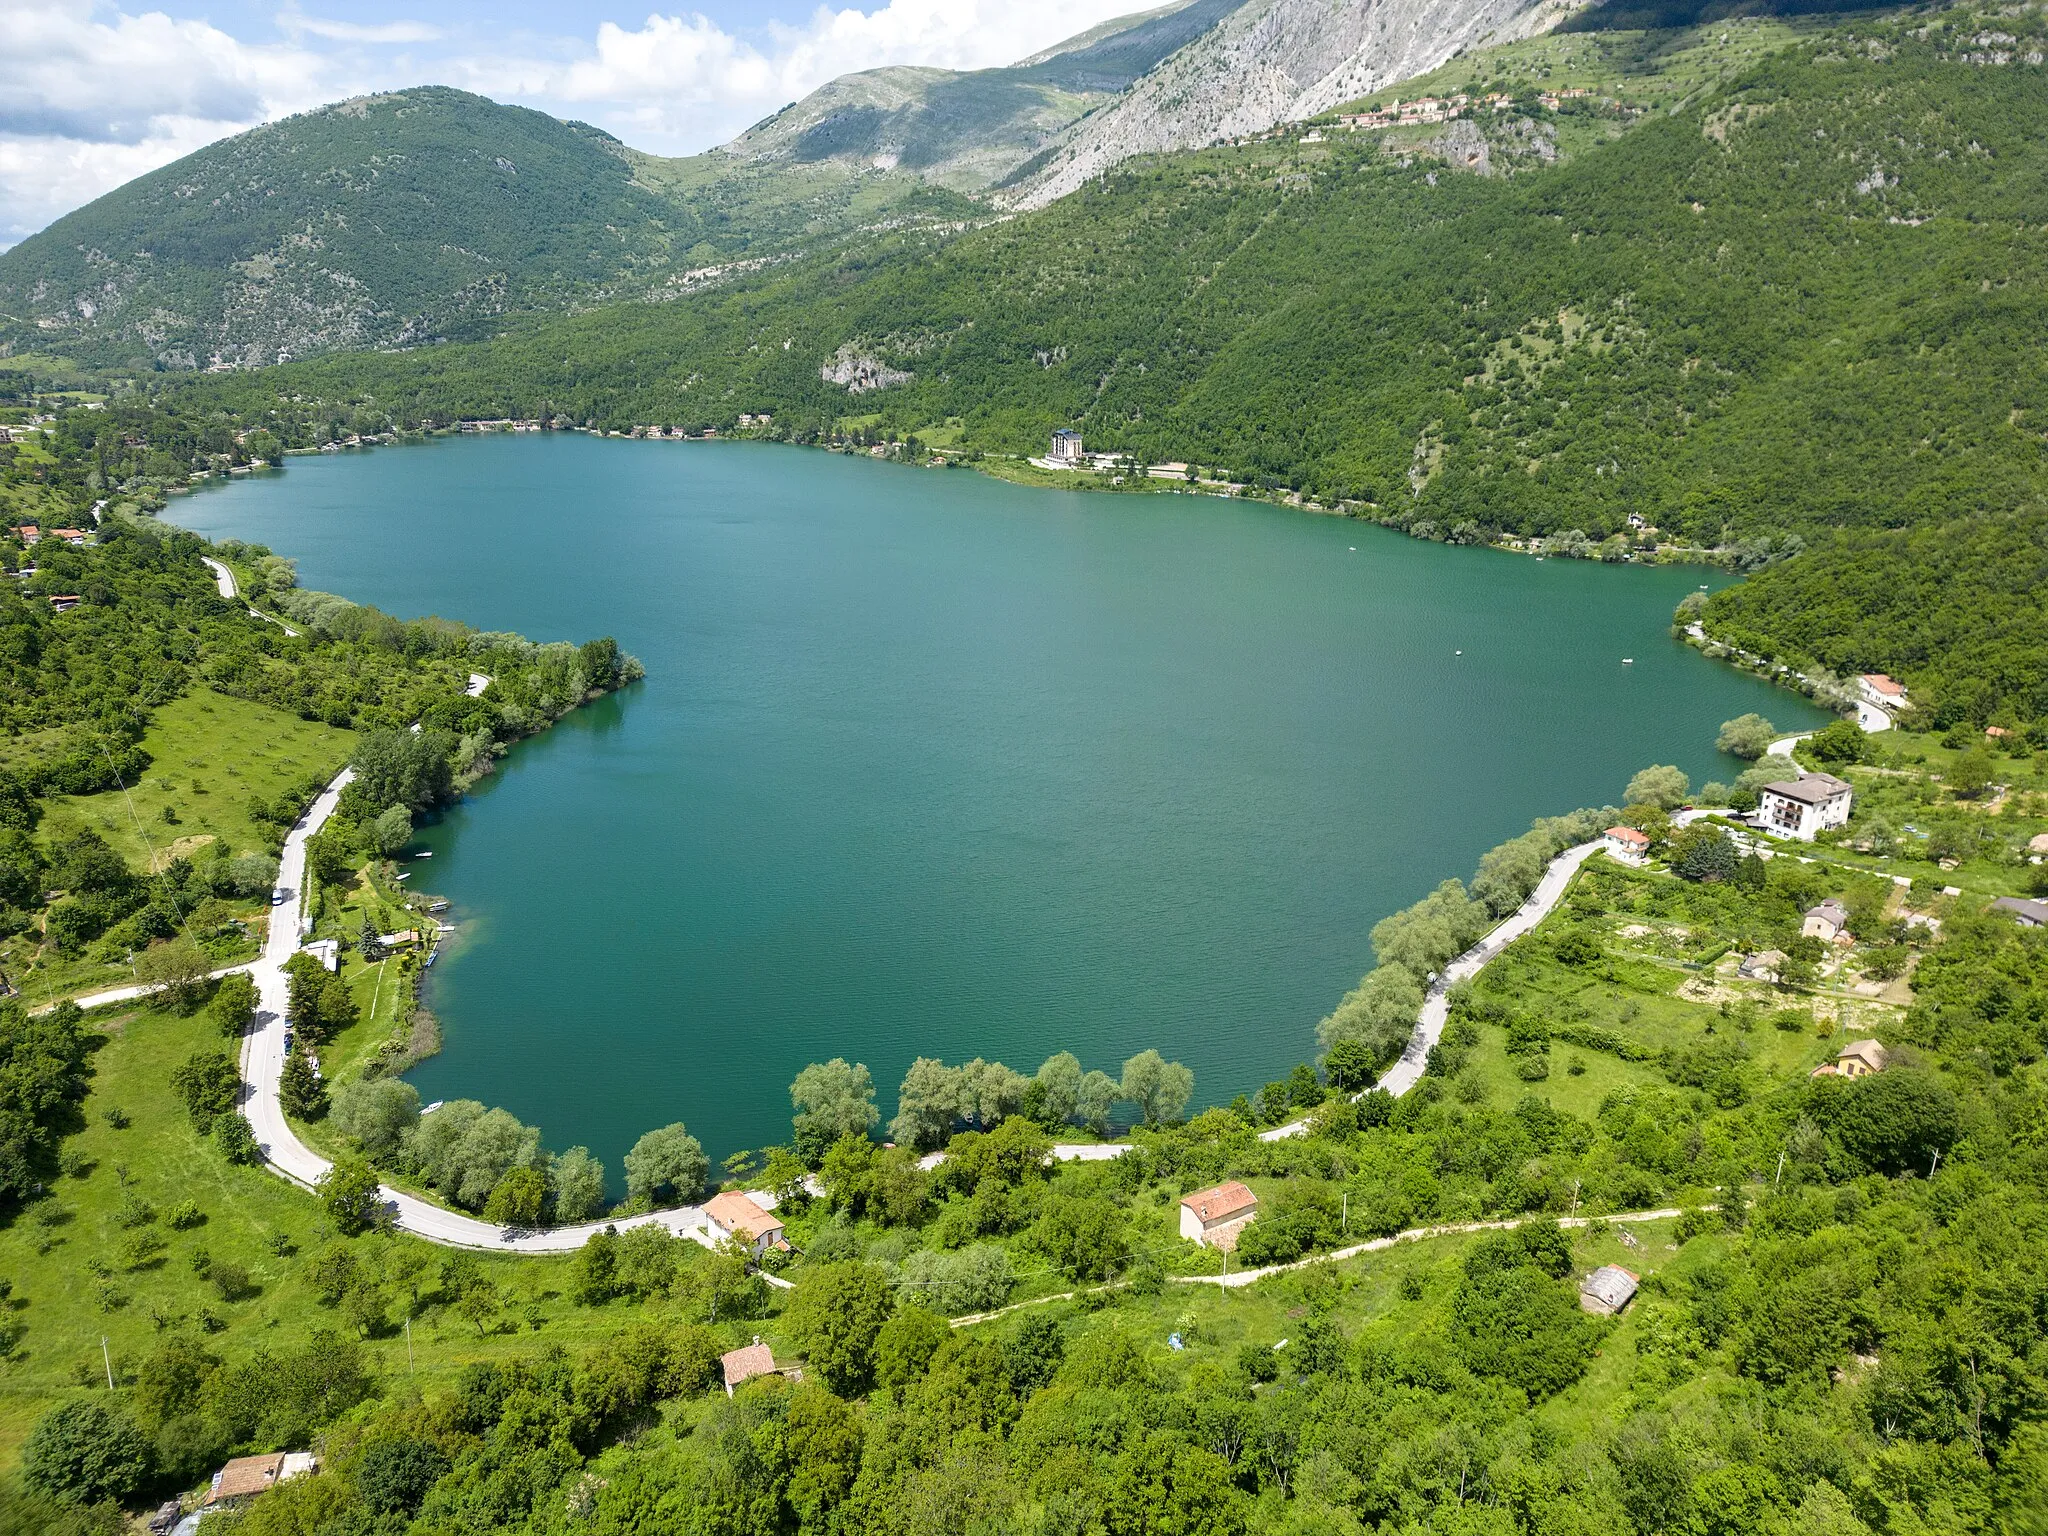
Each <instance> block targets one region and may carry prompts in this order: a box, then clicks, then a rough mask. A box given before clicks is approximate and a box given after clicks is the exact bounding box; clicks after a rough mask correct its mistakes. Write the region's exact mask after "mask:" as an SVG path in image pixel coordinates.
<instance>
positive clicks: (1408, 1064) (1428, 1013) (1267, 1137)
mask: <svg viewBox="0 0 2048 1536" xmlns="http://www.w3.org/2000/svg"><path fill="white" fill-rule="evenodd" d="M1717 814H1719V813H1718V812H1715V811H1711V810H1691V811H1680V812H1679V813H1678V814H1677V815H1675V816H1673V817H1672V818H1671V821H1672V824H1673V825H1674V826H1680V827H1686V826H1691V825H1692V824H1693V823H1694V822H1695V821H1699V820H1701V819H1702V818H1704V817H1707V816H1713V815H1717ZM1600 848H1601V843H1600V841H1599V840H1598V839H1595V840H1594V841H1592V842H1590V843H1581V844H1579V845H1578V847H1576V848H1567V849H1565V851H1564V852H1563V853H1560V854H1559V855H1558V856H1557V857H1556V858H1554V859H1552V860H1551V861H1550V867H1549V868H1548V869H1546V870H1545V871H1544V872H1543V878H1542V879H1541V880H1539V881H1538V882H1537V883H1536V889H1535V890H1533V891H1531V892H1530V893H1529V899H1528V900H1527V901H1525V902H1523V903H1522V905H1521V908H1520V909H1519V910H1518V911H1517V912H1516V913H1515V914H1514V916H1512V917H1510V918H1508V919H1507V920H1506V921H1505V922H1503V923H1502V924H1501V925H1500V926H1499V927H1497V928H1495V929H1494V930H1493V931H1492V932H1491V933H1489V934H1487V936H1486V937H1485V938H1483V939H1481V940H1480V941H1479V942H1478V943H1477V944H1474V945H1473V946H1472V947H1471V948H1470V949H1468V950H1466V951H1465V953H1464V954H1462V955H1460V956H1458V958H1457V959H1455V960H1453V961H1452V962H1451V963H1450V965H1449V966H1448V967H1446V968H1445V970H1444V973H1443V975H1441V976H1439V977H1438V978H1437V979H1436V982H1435V984H1434V985H1433V986H1431V987H1430V989H1429V991H1428V993H1427V994H1426V995H1425V996H1424V998H1423V1001H1422V1012H1421V1014H1420V1015H1419V1016H1418V1017H1417V1018H1416V1021H1415V1032H1414V1033H1413V1034H1411V1035H1409V1037H1408V1046H1407V1049H1405V1050H1404V1051H1402V1052H1401V1059H1400V1060H1399V1061H1397V1062H1395V1063H1394V1064H1393V1065H1392V1066H1391V1067H1389V1068H1387V1070H1386V1073H1385V1074H1384V1075H1383V1076H1382V1077H1381V1078H1380V1080H1379V1082H1378V1083H1376V1084H1374V1086H1375V1087H1377V1088H1379V1089H1381V1090H1383V1091H1384V1092H1387V1093H1390V1094H1392V1095H1393V1096H1394V1097H1395V1098H1397V1099H1398V1098H1399V1097H1400V1096H1401V1095H1402V1094H1404V1093H1406V1092H1407V1091H1408V1090H1409V1089H1410V1088H1413V1087H1414V1086H1415V1085H1416V1084H1417V1083H1419V1082H1421V1081H1422V1072H1423V1069H1424V1068H1425V1067H1427V1066H1428V1065H1429V1053H1430V1052H1431V1051H1432V1050H1434V1049H1435V1048H1436V1043H1437V1041H1438V1040H1439V1039H1440V1038H1442V1036H1443V1032H1444V1024H1445V1022H1446V1020H1447V1019H1448V1018H1449V1016H1450V998H1449V995H1448V994H1449V993H1450V990H1451V988H1452V987H1453V986H1454V985H1455V984H1457V983H1458V982H1461V981H1465V980H1467V979H1469V978H1470V977H1473V976H1477V975H1478V974H1479V972H1480V971H1481V970H1482V969H1484V968H1485V966H1486V963H1487V962H1488V961H1489V960H1491V959H1493V957H1494V956H1495V955H1498V954H1499V953H1500V952H1501V951H1502V950H1504V949H1506V948H1507V947H1508V946H1509V945H1510V944H1512V943H1514V942H1515V940H1517V939H1519V938H1521V937H1522V935H1523V934H1525V933H1528V932H1529V931H1530V930H1532V929H1533V928H1535V926H1536V925H1537V924H1538V923H1540V922H1542V921H1543V919H1544V918H1546V917H1548V916H1549V915H1550V913H1551V911H1552V909H1553V908H1555V907H1556V906H1557V904H1558V902H1560V901H1561V900H1563V899H1564V893H1565V891H1566V890H1567V889H1568V888H1569V887H1570V885H1571V883H1572V876H1573V875H1575V874H1577V873H1578V872H1579V866H1581V865H1582V864H1584V863H1585V862H1586V860H1588V859H1590V858H1591V857H1592V856H1593V855H1594V854H1596V853H1598V852H1599V851H1600ZM1307 1129H1308V1120H1307V1118H1306V1117H1305V1116H1304V1117H1303V1118H1302V1119H1300V1120H1290V1121H1288V1122H1287V1124H1285V1125H1276V1126H1274V1127H1273V1129H1272V1130H1270V1131H1261V1132H1259V1140H1261V1141H1283V1140H1285V1139H1286V1138H1287V1137H1289V1136H1299V1135H1301V1134H1302V1133H1303V1132H1304V1131H1306V1130H1307Z"/></svg>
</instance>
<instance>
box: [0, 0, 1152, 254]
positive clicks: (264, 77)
mask: <svg viewBox="0 0 2048 1536" xmlns="http://www.w3.org/2000/svg"><path fill="white" fill-rule="evenodd" d="M1144 3H1145V0H1035V3H1033V0H1021V3H1020V0H890V3H887V4H883V5H879V6H877V7H876V8H874V9H872V10H867V11H863V10H859V9H855V8H852V7H846V8H841V9H833V8H831V7H829V6H821V7H820V8H819V9H818V10H817V11H815V12H813V13H812V15H811V16H810V17H809V19H808V20H806V21H805V22H803V23H801V24H783V23H778V24H771V25H770V26H768V27H767V28H765V29H763V30H762V32H761V33H760V34H759V37H758V40H752V39H749V38H746V37H739V36H735V35H734V34H732V33H730V32H727V31H726V30H725V29H723V28H722V27H720V26H719V25H717V24H716V23H714V22H712V21H710V20H709V19H707V18H706V17H704V16H703V15H701V14H698V13H694V12H691V13H681V14H676V15H664V14H659V13H656V14H651V15H649V16H647V17H646V18H645V19H644V20H643V21H641V22H640V23H639V25H638V26H637V27H632V26H626V25H620V24H619V23H617V22H612V21H606V22H603V23H600V24H599V26H598V27H597V29H596V32H595V34H594V35H592V36H589V37H587V38H572V37H539V38H532V39H524V40H521V41H520V42H519V43H516V44H511V45H504V46H499V47H496V48H491V47H485V46H479V40H478V39H476V38H474V37H469V36H460V35H456V34H454V33H452V32H451V31H449V30H447V29H441V28H437V27H435V26H434V25H433V24H432V23H430V22H428V21H411V20H408V21H396V22H389V23H383V24H378V25H361V24H357V23H353V22H342V21H330V20H326V19H323V18H320V17H315V16H308V15H305V14H303V13H301V12H300V11H298V10H297V9H296V8H292V9H287V10H285V11H283V12H281V13H280V14H279V15H278V17H277V24H278V27H279V30H280V32H281V33H282V34H283V40H281V41H276V42H253V41H247V40H244V39H241V38H237V37H235V36H232V35H230V34H229V33H227V32H225V31H222V30H221V29H219V28H218V27H215V26H213V25H211V24H209V23H207V22H204V21H199V20H194V19H189V18H178V17H174V16H171V15H168V14H166V13H165V12H163V11H147V12H141V13H138V14H130V13H129V12H126V11H122V10H119V9H117V8H116V6H115V4H101V3H95V0H0V247H4V245H5V244H7V243H9V242H12V241H15V240H19V239H21V238H22V237H23V236H25V235H27V234H29V233H30V232H32V231H33V230H36V229H39V228H41V227H43V226H44V225H45V224H47V223H49V222H50V221H51V220H52V219H54V218H56V217H57V216H58V215H59V214H61V213H63V212H65V211H66V210H68V209H70V208H75V207H77V206H79V205H81V204H83V203H85V202H88V201H90V200H91V199H93V198H95V197H97V196H99V195H100V194H101V193H103V192H106V191H108V190H110V189H111V188H113V187H115V186H118V185H119V184H120V183H122V182H123V181H126V180H128V179H129V178H131V177H133V176H137V175H140V174H141V173H142V172H144V171H147V170H151V169H153V168H155V167H156V166H159V165H163V164H166V163H167V162H169V161H171V160H175V159H177V158H178V157H179V156H181V155H185V154H188V153H190V152H191V151H192V150H193V149H196V148H198V147H199V146H200V145H202V144H204V143H207V142H209V141H210V140H212V139H216V138H221V137H224V136H226V135H228V134H232V133H237V132H240V131H242V130H244V129H246V128H250V127H253V126H254V125H256V124H257V123H261V122H266V121H269V120H271V119H274V118H277V117H281V116H285V115H287V114H289V113H292V112H298V111H303V110H305V109H306V108H308V107H312V106H316V105H319V104H320V103H322V102H327V101H335V100H339V99H341V98H342V97H345V96H349V95H355V94H359V93H361V92H363V91H368V90H377V89H386V88H393V87H398V86H405V85H419V84H425V83H430V82H435V83H445V84H449V85H456V86H462V87H464V88H466V89H469V90H474V91H478V92H480V93H482V94H484V95H487V96H492V97H495V98H496V99H498V100H502V101H517V102H522V103H524V104H526V105H529V106H535V107H539V108H541V109H542V110H544V111H557V112H561V113H563V114H564V115H573V116H578V117H582V118H586V119H588V120H590V121H592V122H595V123H597V124H599V125H600V126H603V127H606V128H608V129H610V130H611V131H612V132H614V133H617V134H618V135H619V136H620V137H621V138H624V139H626V140H627V141H628V142H629V143H632V144H634V145H636V146H637V147H641V148H645V149H649V150H653V151H656V152H659V153H667V154H680V153H690V152H694V151H697V150H701V149H706V148H709V147H710V146H711V145H713V144H716V143H720V142H722V141H724V140H725V139H727V138H730V137H731V136H732V135H734V134H735V133H737V132H739V131H740V130H741V129H742V128H744V127H745V126H746V125H747V124H748V123H751V122H754V121H755V120H757V119H759V118H760V117H762V116H764V115H765V114H767V113H769V112H772V111H774V110H776V109H777V108H779V107H781V106H782V105H783V104H785V103H786V102H790V101H794V100H796V99H797V98H798V97H801V96H804V95H806V94H808V93H809V92H811V91H813V90H815V89H816V88H817V87H819V86H820V85H823V84H824V83H825V82H826V81H827V80H830V79H832V78H833V77H834V76H836V75H842V74H847V73H851V72H853V71H856V70H863V69H875V68H878V67H880V66H883V65H889V64H923V65H932V66H937V67H941V68H947V69H979V68H986V67H989V66H992V65H999V64H1007V63H1011V62H1013V61H1015V60H1016V59H1018V58H1021V57H1023V56H1025V55H1026V54H1029V53H1031V52H1033V51H1035V50H1037V49H1040V48H1044V47H1046V46H1048V45H1049V44H1052V43H1055V42H1057V41H1059V40H1060V39H1061V38H1063V37H1067V36H1071V35H1072V34H1073V33H1075V32H1078V31H1081V30H1083V29H1085V28H1087V27H1090V26H1093V25H1095V24H1096V23H1098V22H1101V21H1104V20H1107V19H1108V18H1110V17H1112V16H1115V15H1118V14H1122V13H1125V12H1128V11H1130V10H1133V9H1137V8H1140V7H1142V5H1143V4H1144ZM394 45H397V46H401V47H407V48H417V47H419V46H421V45H436V46H434V47H433V49H432V51H431V52H401V53H396V54H394V53H392V52H391V51H390V49H391V47H392V46H394Z"/></svg>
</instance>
